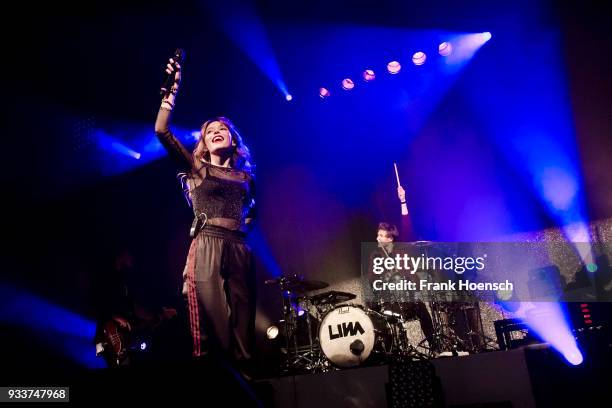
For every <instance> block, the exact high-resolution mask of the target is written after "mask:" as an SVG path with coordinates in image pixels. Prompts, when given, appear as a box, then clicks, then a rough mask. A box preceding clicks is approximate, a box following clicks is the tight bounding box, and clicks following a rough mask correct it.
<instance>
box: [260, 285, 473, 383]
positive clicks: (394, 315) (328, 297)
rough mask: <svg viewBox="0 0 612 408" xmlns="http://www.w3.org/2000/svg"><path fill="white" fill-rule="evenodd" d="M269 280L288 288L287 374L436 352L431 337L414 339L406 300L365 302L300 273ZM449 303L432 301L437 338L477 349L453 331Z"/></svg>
mask: <svg viewBox="0 0 612 408" xmlns="http://www.w3.org/2000/svg"><path fill="white" fill-rule="evenodd" d="M266 283H267V284H273V285H278V289H279V290H280V292H281V293H282V299H283V302H282V304H283V313H282V316H283V318H282V320H281V321H280V323H281V333H282V336H281V337H282V339H283V340H282V341H281V345H280V347H281V351H282V354H283V356H284V358H283V367H281V373H282V374H296V373H315V372H326V371H331V370H336V369H341V368H348V367H357V366H363V365H376V364H384V363H387V362H389V361H391V359H393V358H394V357H395V356H408V357H409V358H412V359H414V360H422V359H428V358H432V357H433V356H434V354H433V349H432V348H431V346H429V347H427V346H425V340H423V341H422V342H420V343H419V344H417V346H413V345H412V344H411V342H410V341H409V338H408V333H407V331H406V324H405V323H407V322H408V321H410V320H412V319H413V318H409V317H408V316H407V315H406V314H405V313H404V309H403V306H402V304H401V303H394V302H388V301H386V302H382V301H380V302H376V303H368V306H364V305H360V304H355V303H350V301H352V300H353V299H355V298H356V297H357V296H356V295H354V294H352V293H347V292H340V291H335V290H331V291H327V292H323V293H318V294H315V295H310V294H309V293H310V292H313V291H318V290H321V289H325V288H327V287H329V284H328V283H327V282H322V281H315V280H306V279H304V278H303V277H302V276H299V275H292V276H283V277H280V278H277V279H273V280H269V281H266ZM443 304H444V303H443V302H430V305H431V309H432V313H433V323H434V329H435V334H434V338H435V339H436V342H437V343H438V344H439V345H440V346H441V347H442V348H444V349H447V350H450V351H451V352H452V353H453V355H457V354H456V352H455V351H457V350H466V351H472V352H474V351H476V350H474V349H473V348H470V347H469V345H466V342H465V341H463V340H462V339H460V338H459V337H458V336H457V335H456V334H455V333H454V332H453V329H452V327H451V326H452V324H451V323H452V322H451V321H450V320H449V318H448V310H446V309H445V308H444V307H443ZM475 307H477V304H476V306H475ZM430 349H431V350H430Z"/></svg>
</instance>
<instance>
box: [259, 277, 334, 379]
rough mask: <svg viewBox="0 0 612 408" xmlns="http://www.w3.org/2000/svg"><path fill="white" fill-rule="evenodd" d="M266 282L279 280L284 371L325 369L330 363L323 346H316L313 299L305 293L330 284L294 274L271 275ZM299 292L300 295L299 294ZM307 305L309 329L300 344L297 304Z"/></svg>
mask: <svg viewBox="0 0 612 408" xmlns="http://www.w3.org/2000/svg"><path fill="white" fill-rule="evenodd" d="M265 283H266V284H278V286H279V289H280V291H281V296H282V304H283V317H284V319H283V321H282V322H283V327H284V337H285V361H284V367H283V368H282V372H283V373H284V374H295V373H298V372H321V371H325V370H326V368H327V365H326V364H325V361H324V358H323V357H322V356H321V352H320V348H319V347H317V346H316V344H315V340H316V339H313V337H312V328H313V325H312V321H311V313H310V310H311V308H312V302H311V299H310V297H309V296H306V295H304V293H306V292H308V291H312V290H318V289H323V288H325V287H327V286H329V284H328V283H327V282H322V281H314V280H305V279H304V278H303V277H302V276H299V275H291V276H282V277H280V278H277V279H271V280H268V281H266V282H265ZM298 295H300V296H298ZM299 303H301V304H302V305H304V308H303V311H304V313H303V314H305V315H306V317H305V326H306V327H305V328H304V329H305V330H306V331H307V333H308V342H307V344H306V345H301V344H299V340H302V339H298V337H299V334H300V333H299V330H298V329H299V328H300V327H299V323H300V319H299V318H300V313H299V311H298V310H297V305H298V304H299Z"/></svg>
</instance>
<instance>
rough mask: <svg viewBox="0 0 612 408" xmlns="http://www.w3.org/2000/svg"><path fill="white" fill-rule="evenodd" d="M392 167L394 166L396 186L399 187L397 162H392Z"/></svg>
mask: <svg viewBox="0 0 612 408" xmlns="http://www.w3.org/2000/svg"><path fill="white" fill-rule="evenodd" d="M393 167H394V168H395V178H396V179H397V186H398V187H401V184H400V181H399V174H398V172H397V164H395V162H393Z"/></svg>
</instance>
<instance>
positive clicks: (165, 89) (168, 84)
mask: <svg viewBox="0 0 612 408" xmlns="http://www.w3.org/2000/svg"><path fill="white" fill-rule="evenodd" d="M172 59H174V68H175V71H174V72H172V73H170V74H167V75H166V80H165V81H164V83H163V85H162V86H161V88H160V90H159V94H160V95H161V96H162V97H164V96H166V95H168V94H169V93H170V90H171V89H172V85H174V76H175V75H176V63H179V64H181V65H182V64H183V60H184V59H185V51H184V50H183V49H181V48H177V49H176V50H175V51H174V55H173V56H172Z"/></svg>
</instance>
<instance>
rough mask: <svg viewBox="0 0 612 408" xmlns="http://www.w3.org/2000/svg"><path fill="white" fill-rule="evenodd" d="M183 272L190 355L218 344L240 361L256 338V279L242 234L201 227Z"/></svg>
mask: <svg viewBox="0 0 612 408" xmlns="http://www.w3.org/2000/svg"><path fill="white" fill-rule="evenodd" d="M186 275H187V276H186V279H187V283H188V285H187V288H188V293H187V296H188V303H189V314H190V323H191V332H192V337H193V341H194V355H204V354H206V353H207V352H208V351H209V350H210V349H211V348H220V349H221V350H223V351H224V352H225V353H226V354H227V355H228V356H229V357H230V358H231V359H233V360H234V361H235V362H237V363H239V365H240V364H246V363H248V362H249V361H250V360H251V358H252V353H253V344H254V329H255V294H256V285H255V279H254V268H253V257H252V253H251V250H250V248H249V247H248V245H247V244H246V243H245V242H244V237H243V236H241V235H239V234H238V233H234V232H232V231H227V230H225V231H224V230H223V229H221V228H212V227H211V228H205V229H204V230H203V231H202V232H201V233H200V234H199V235H198V236H197V237H196V238H195V239H194V241H193V243H192V246H191V249H190V253H189V260H188V262H187V274H186Z"/></svg>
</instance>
